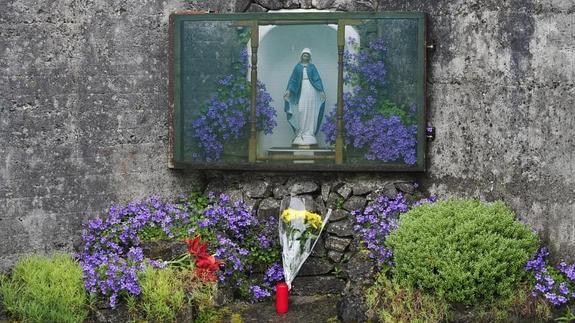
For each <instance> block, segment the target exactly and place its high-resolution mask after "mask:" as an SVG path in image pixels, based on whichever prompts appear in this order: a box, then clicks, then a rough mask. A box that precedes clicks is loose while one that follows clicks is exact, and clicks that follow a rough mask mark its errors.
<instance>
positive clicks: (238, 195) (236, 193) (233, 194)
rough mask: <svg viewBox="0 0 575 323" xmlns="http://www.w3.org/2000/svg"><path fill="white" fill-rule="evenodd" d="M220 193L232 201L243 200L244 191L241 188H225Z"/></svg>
mask: <svg viewBox="0 0 575 323" xmlns="http://www.w3.org/2000/svg"><path fill="white" fill-rule="evenodd" d="M222 193H223V194H225V195H227V196H229V197H230V201H232V202H235V201H243V200H244V193H243V192H242V191H241V190H236V189H229V190H226V191H224V192H222Z"/></svg>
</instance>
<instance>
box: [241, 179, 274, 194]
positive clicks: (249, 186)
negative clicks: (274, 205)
mask: <svg viewBox="0 0 575 323" xmlns="http://www.w3.org/2000/svg"><path fill="white" fill-rule="evenodd" d="M241 189H242V190H243V192H244V194H245V195H246V196H247V197H251V198H262V197H268V196H270V193H271V185H270V183H269V182H267V181H264V180H255V181H249V182H245V183H243V184H242V185H241Z"/></svg>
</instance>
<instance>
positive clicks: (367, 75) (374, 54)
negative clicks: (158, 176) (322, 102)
mask: <svg viewBox="0 0 575 323" xmlns="http://www.w3.org/2000/svg"><path fill="white" fill-rule="evenodd" d="M348 46H351V47H354V48H356V49H358V50H357V52H352V51H349V50H346V51H345V53H344V68H345V76H344V83H345V85H346V86H348V88H350V90H348V91H346V92H344V94H343V118H344V120H345V131H344V140H345V144H346V145H347V146H348V147H353V148H355V149H357V150H359V151H362V152H363V155H364V158H365V159H367V160H379V161H384V162H394V161H403V162H404V163H405V164H408V165H414V164H415V163H416V162H417V159H416V136H417V126H416V125H415V112H416V110H417V106H416V105H415V104H411V105H410V106H409V107H406V106H402V105H397V104H395V103H393V102H391V101H390V100H388V99H387V98H386V97H385V94H384V87H385V85H386V82H387V78H386V74H387V70H386V64H385V60H384V57H385V53H386V47H385V43H384V40H383V39H382V38H378V39H375V40H373V41H371V42H369V43H368V44H367V46H366V47H363V48H359V44H357V43H356V42H355V40H353V39H350V41H349V42H348ZM336 125H337V117H336V111H335V110H333V111H332V112H331V113H330V114H328V115H327V116H326V120H325V122H324V123H323V125H322V131H323V132H324V133H325V135H326V141H327V142H328V143H334V142H335V138H336V135H337V134H336V127H337V126H336Z"/></svg>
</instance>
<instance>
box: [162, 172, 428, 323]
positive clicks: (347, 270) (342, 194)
mask: <svg viewBox="0 0 575 323" xmlns="http://www.w3.org/2000/svg"><path fill="white" fill-rule="evenodd" d="M250 177H251V180H249V181H246V180H245V175H244V176H237V175H231V176H230V174H221V173H220V174H209V175H208V176H206V178H205V181H206V183H207V185H206V188H205V191H204V193H205V194H208V193H210V192H211V193H225V194H227V195H228V196H230V197H231V198H232V199H235V200H243V201H244V202H246V203H247V204H248V205H251V206H252V207H253V208H254V210H255V212H256V216H257V217H258V219H259V220H260V221H264V222H265V221H268V219H269V217H270V216H277V215H279V214H280V208H281V206H282V204H283V206H284V207H285V206H287V205H289V198H290V196H297V197H300V198H302V199H303V200H304V201H305V207H306V209H308V210H311V211H313V212H318V213H320V214H324V215H325V214H327V210H328V209H331V210H332V212H331V215H330V217H329V219H328V223H327V224H326V226H325V228H324V231H323V233H322V234H321V237H320V239H319V240H318V241H317V243H316V245H315V247H314V249H313V252H312V253H311V255H310V257H309V258H308V259H307V260H306V262H305V263H304V264H303V266H302V267H301V269H300V271H299V273H298V275H297V277H296V278H295V280H294V282H293V289H292V290H291V292H290V293H291V294H293V295H304V296H308V295H317V294H343V295H344V297H342V298H341V300H340V303H339V306H338V312H339V317H340V318H342V319H343V320H344V321H345V322H364V321H366V320H367V317H366V308H365V301H364V297H365V296H364V294H365V293H364V290H363V289H364V288H365V287H366V286H370V285H372V284H373V279H374V274H375V272H376V268H375V262H374V260H373V259H371V258H370V257H369V254H368V251H367V250H366V249H365V248H362V247H361V243H360V242H361V236H360V235H359V234H358V233H357V232H356V231H355V230H354V225H355V221H354V218H353V216H352V214H351V212H352V211H356V210H360V211H362V210H363V209H364V208H365V207H369V205H370V203H371V202H372V201H373V200H374V199H375V198H377V197H379V196H381V195H385V196H387V197H388V198H390V199H394V198H396V197H397V195H398V193H401V194H402V195H403V196H404V197H405V200H406V201H408V203H411V202H414V201H418V200H421V199H422V198H423V195H422V193H421V192H420V191H419V190H418V184H417V183H416V182H414V181H406V180H405V179H404V178H402V177H395V178H393V177H385V176H370V177H365V176H348V177H329V176H321V175H320V176H303V175H300V176H277V175H276V176H271V175H264V174H260V175H259V176H253V175H251V176H250ZM168 254H169V253H168ZM176 254H177V253H176Z"/></svg>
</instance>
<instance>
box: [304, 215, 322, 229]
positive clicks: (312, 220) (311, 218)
mask: <svg viewBox="0 0 575 323" xmlns="http://www.w3.org/2000/svg"><path fill="white" fill-rule="evenodd" d="M305 218H306V221H307V222H308V223H309V224H310V225H311V226H312V227H313V228H314V229H319V228H320V227H321V225H322V224H323V221H322V220H321V216H320V215H319V214H317V213H312V212H306V215H305Z"/></svg>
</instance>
